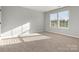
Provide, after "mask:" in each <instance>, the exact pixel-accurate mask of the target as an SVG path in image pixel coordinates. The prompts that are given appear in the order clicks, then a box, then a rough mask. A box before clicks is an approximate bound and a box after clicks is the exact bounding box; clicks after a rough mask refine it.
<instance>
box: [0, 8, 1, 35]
mask: <svg viewBox="0 0 79 59" xmlns="http://www.w3.org/2000/svg"><path fill="white" fill-rule="evenodd" d="M0 9H1V6H0ZM0 22H1V11H0ZM0 34H1V24H0Z"/></svg>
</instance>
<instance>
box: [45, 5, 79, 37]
mask: <svg viewBox="0 0 79 59" xmlns="http://www.w3.org/2000/svg"><path fill="white" fill-rule="evenodd" d="M64 10H69V13H70V16H69V29H55V28H53V29H51V28H50V27H49V23H50V20H49V14H51V13H55V12H58V11H64ZM45 20H46V21H45V31H48V32H55V33H59V34H64V35H69V36H73V37H77V38H79V6H76V7H75V6H72V7H64V8H60V9H56V10H52V11H49V12H46V13H45Z"/></svg>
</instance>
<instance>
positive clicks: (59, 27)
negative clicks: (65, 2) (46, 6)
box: [49, 10, 69, 29]
mask: <svg viewBox="0 0 79 59" xmlns="http://www.w3.org/2000/svg"><path fill="white" fill-rule="evenodd" d="M65 11H68V10H64V11H59V12H55V13H56V14H57V20H58V22H57V23H58V24H57V25H58V27H57V28H58V29H69V19H68V27H61V26H60V20H59V13H60V12H65ZM55 13H51V14H55ZM51 14H50V15H51ZM50 15H49V18H50V17H51V16H50ZM68 18H69V11H68ZM50 28H54V27H52V26H51V20H50Z"/></svg>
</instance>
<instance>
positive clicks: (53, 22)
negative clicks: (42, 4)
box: [50, 13, 58, 28]
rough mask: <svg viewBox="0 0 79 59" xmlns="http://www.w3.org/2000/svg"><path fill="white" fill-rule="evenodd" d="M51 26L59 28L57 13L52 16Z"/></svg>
mask: <svg viewBox="0 0 79 59" xmlns="http://www.w3.org/2000/svg"><path fill="white" fill-rule="evenodd" d="M52 16H53V17H52ZM50 26H51V27H54V28H57V27H58V20H57V13H55V14H50Z"/></svg>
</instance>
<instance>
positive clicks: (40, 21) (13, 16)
mask: <svg viewBox="0 0 79 59" xmlns="http://www.w3.org/2000/svg"><path fill="white" fill-rule="evenodd" d="M28 22H29V23H30V24H31V27H30V32H42V31H43V30H44V27H43V25H44V14H43V13H41V12H37V11H34V10H30V9H27V8H24V7H19V6H3V7H2V25H1V29H2V31H1V33H5V32H7V31H9V30H11V29H14V28H16V27H18V26H21V25H23V24H26V23H28Z"/></svg>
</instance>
